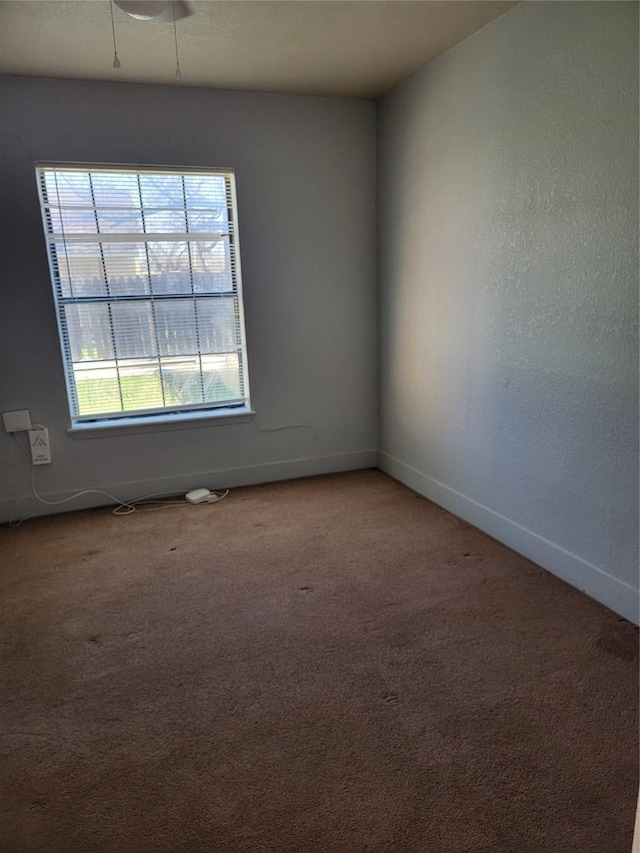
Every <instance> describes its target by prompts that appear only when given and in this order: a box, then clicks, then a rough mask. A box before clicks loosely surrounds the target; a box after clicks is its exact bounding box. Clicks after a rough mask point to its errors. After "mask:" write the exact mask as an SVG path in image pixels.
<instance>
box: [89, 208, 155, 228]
mask: <svg viewBox="0 0 640 853" xmlns="http://www.w3.org/2000/svg"><path fill="white" fill-rule="evenodd" d="M98 225H99V229H100V233H101V234H141V233H142V232H143V231H144V229H143V227H142V214H141V213H140V211H139V210H128V209H126V208H122V209H121V210H118V209H115V208H113V209H111V210H108V209H107V210H98ZM94 230H95V228H94Z"/></svg>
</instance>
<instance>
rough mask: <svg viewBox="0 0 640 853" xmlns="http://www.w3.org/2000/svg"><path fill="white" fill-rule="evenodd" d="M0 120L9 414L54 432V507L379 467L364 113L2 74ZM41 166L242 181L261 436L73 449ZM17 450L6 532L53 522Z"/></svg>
mask: <svg viewBox="0 0 640 853" xmlns="http://www.w3.org/2000/svg"><path fill="white" fill-rule="evenodd" d="M0 111H1V116H0V118H1V132H0V141H1V143H2V161H1V175H0V182H1V186H2V203H1V205H0V208H1V212H0V235H1V236H0V239H1V240H2V241H3V245H2V270H1V272H2V287H1V290H0V303H1V304H0V365H1V366H0V370H1V371H2V373H1V375H0V411H7V410H11V409H23V408H28V409H30V410H31V416H32V419H33V421H34V422H39V423H42V424H44V425H45V426H47V427H48V428H49V431H50V438H51V445H52V450H53V462H52V464H51V465H49V466H42V467H40V468H39V469H38V471H37V483H38V488H39V490H40V491H41V492H42V493H43V494H45V495H49V496H56V497H59V496H64V495H66V494H68V493H69V492H70V491H77V490H79V489H86V488H89V487H101V488H105V487H108V488H111V489H112V490H113V491H115V494H116V495H117V496H118V497H120V496H125V497H127V498H128V499H132V498H133V497H134V496H136V495H137V496H140V495H141V494H146V493H149V492H162V491H167V490H170V491H181V490H182V489H186V488H194V487H196V486H200V485H204V486H208V487H209V488H215V487H216V486H219V485H233V484H238V483H240V482H243V481H244V482H251V481H256V480H263V479H264V480H270V479H274V478H278V477H279V476H291V475H293V474H305V473H317V472H321V471H323V470H332V469H336V468H338V469H340V468H343V467H346V468H349V467H358V466H359V465H361V464H365V465H370V464H372V463H375V458H376V457H375V450H376V435H377V425H376V417H377V414H376V403H377V392H376V375H375V348H376V340H375V334H376V329H375V327H376V320H375V299H376V291H375V287H376V284H375V274H376V270H375V263H376V258H375V201H374V199H375V107H374V105H373V104H372V103H371V102H365V101H345V100H338V99H322V98H298V97H292V96H271V95H251V94H240V93H234V92H214V91H208V90H204V89H189V88H184V89H183V88H177V87H175V86H173V87H166V88H165V87H155V86H135V85H128V84H111V83H80V82H62V81H54V80H48V81H45V80H37V79H28V78H17V77H16V78H11V77H7V78H4V79H3V81H2V86H1V88H0ZM38 160H49V161H81V162H89V163H91V162H94V163H95V162H98V163H101V162H102V163H147V164H167V165H182V166H189V165H194V166H208V165H211V166H222V167H228V166H231V167H234V168H235V170H236V182H237V190H238V206H239V225H240V245H241V253H242V271H243V279H244V293H245V316H246V325H247V343H248V356H249V378H250V384H251V392H252V404H253V407H254V409H255V410H256V412H257V418H256V421H257V423H243V424H234V425H228V426H218V425H216V426H210V427H202V426H201V425H200V426H199V427H198V428H193V429H180V430H174V431H171V430H169V431H153V432H151V433H146V434H136V435H126V436H125V435H111V436H109V437H105V438H92V439H87V440H83V441H80V440H78V439H76V438H71V437H70V436H68V435H67V433H66V429H67V427H68V426H69V413H68V408H67V400H66V392H65V384H64V376H63V370H62V362H61V357H60V349H59V343H58V336H57V329H56V320H55V313H54V307H53V298H52V293H51V284H50V280H49V271H48V265H47V257H46V251H45V243H44V238H43V233H42V224H41V219H40V211H39V206H38V196H37V190H36V181H35V174H34V163H35V162H36V161H38ZM257 424H259V425H260V427H262V428H263V429H266V430H273V431H268V432H267V431H260V429H259V428H258V425H257ZM296 425H297V426H296ZM290 426H296V428H294V429H281V428H282V427H290ZM19 454H20V449H19V448H16V447H13V449H12V448H11V444H10V439H9V438H8V436H7V434H6V433H5V432H4V430H0V461H2V462H4V465H3V468H4V470H5V472H8V479H7V478H5V477H0V500H1V499H2V498H4V500H5V503H4V506H3V507H1V509H2V516H4V517H5V518H6V517H8V516H10V515H12V514H13V515H16V514H17V515H18V516H20V515H24V514H26V513H27V512H32V511H35V510H36V509H37V510H38V511H41V510H42V508H41V507H37V506H36V505H34V504H33V503H32V502H30V501H28V500H22V501H21V503H20V506H19V507H18V508H16V505H15V502H14V501H13V500H12V490H13V492H15V493H16V494H17V495H18V496H25V495H27V494H28V493H29V490H30V481H29V473H30V470H29V469H30V466H29V465H27V464H25V460H24V459H22V458H20V457H19ZM221 471H223V472H224V471H231V472H232V473H231V474H229V475H227V474H223V475H219V474H218V472H221ZM128 484H129V485H128ZM97 501H98V502H100V499H99V498H97ZM94 502H95V500H94ZM81 505H82V503H81V502H80V501H79V502H77V503H73V504H70V505H67V507H68V508H75V507H78V506H81ZM0 517H1V516H0Z"/></svg>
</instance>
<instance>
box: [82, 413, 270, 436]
mask: <svg viewBox="0 0 640 853" xmlns="http://www.w3.org/2000/svg"><path fill="white" fill-rule="evenodd" d="M255 414H256V413H255V412H254V411H253V410H252V409H250V408H248V407H243V408H237V407H234V408H233V409H217V410H216V411H212V412H207V413H206V414H202V413H197V412H183V413H179V414H175V415H154V416H152V417H135V418H120V419H118V420H113V421H92V422H91V423H78V424H74V426H72V427H69V429H68V430H67V435H70V436H71V437H72V438H80V439H83V438H106V437H107V436H109V437H110V436H115V435H136V434H138V433H148V432H173V431H174V430H178V429H200V428H202V427H212V426H229V425H231V424H239V423H247V422H248V421H251V420H253V418H254V417H255Z"/></svg>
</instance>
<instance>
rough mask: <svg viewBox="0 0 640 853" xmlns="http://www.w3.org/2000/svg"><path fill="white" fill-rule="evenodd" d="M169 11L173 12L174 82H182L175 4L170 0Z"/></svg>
mask: <svg viewBox="0 0 640 853" xmlns="http://www.w3.org/2000/svg"><path fill="white" fill-rule="evenodd" d="M171 11H172V12H173V42H174V45H175V48H176V80H182V70H181V68H180V57H179V56H178V31H177V29H176V3H175V0H172V3H171Z"/></svg>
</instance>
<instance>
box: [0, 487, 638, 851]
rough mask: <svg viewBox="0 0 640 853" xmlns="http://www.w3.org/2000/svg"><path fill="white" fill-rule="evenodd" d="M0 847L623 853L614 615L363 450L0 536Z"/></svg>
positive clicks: (628, 785) (632, 684) (628, 801)
mask: <svg viewBox="0 0 640 853" xmlns="http://www.w3.org/2000/svg"><path fill="white" fill-rule="evenodd" d="M0 547H1V549H2V552H1V553H2V567H3V568H2V571H1V573H0V620H1V626H2V657H1V662H0V681H1V703H2V705H1V723H0V782H1V791H0V795H1V814H0V850H2V851H3V853H36V851H37V853H58V851H59V853H84V851H86V853H199V851H215V852H216V853H218V852H219V853H263V851H264V853H266V851H270V853H387V851H398V853H414V852H415V853H467V852H468V851H469V853H471V852H472V853H489V851H491V853H495V851H504V853H626V851H627V850H629V849H630V847H631V837H632V833H633V821H634V812H635V801H636V795H637V778H638V776H637V773H638V767H637V764H638V762H637V731H638V728H637V704H638V701H637V699H638V697H637V692H638V689H637V631H636V629H635V628H634V627H633V626H632V625H630V624H629V623H628V622H626V621H624V620H621V619H620V618H618V617H617V616H616V615H615V614H613V613H611V612H609V611H607V610H605V609H604V608H603V607H601V606H599V605H598V604H596V603H595V602H593V601H591V600H590V599H588V598H586V597H585V596H583V595H582V594H581V593H579V592H577V591H576V590H574V589H572V588H570V587H569V586H567V585H565V584H564V583H562V582H561V581H559V580H557V579H555V578H554V577H552V576H551V575H549V574H548V573H546V572H545V571H543V570H542V569H540V568H538V567H536V566H535V565H533V564H532V563H530V562H528V561H527V560H525V559H524V558H522V557H520V556H518V555H516V554H514V553H513V552H512V551H509V550H508V549H507V548H505V547H503V546H502V545H500V544H498V543H497V542H495V541H494V540H492V539H490V538H488V537H487V536H485V535H483V534H482V533H479V532H478V531H477V530H475V529H474V528H472V527H470V526H469V525H467V524H465V523H463V522H461V521H459V520H458V519H456V518H455V517H453V516H452V515H449V514H448V513H446V512H444V511H443V510H441V509H439V508H438V507H436V506H434V505H433V504H431V503H429V502H428V501H426V500H424V499H423V498H421V497H419V496H418V495H416V494H414V493H413V492H411V491H409V490H408V489H406V488H404V487H403V486H401V485H400V484H398V483H396V482H394V481H393V480H391V479H389V478H388V477H387V476H385V475H384V474H382V473H380V472H379V471H373V470H372V471H362V472H356V473H351V474H344V475H335V476H327V477H318V478H312V479H306V480H297V481H292V482H287V483H278V484H272V485H265V486H257V487H252V488H245V489H237V490H235V491H232V492H231V493H230V495H229V497H228V498H227V499H226V500H224V501H223V502H222V503H220V504H217V505H213V506H196V507H192V506H188V505H185V506H184V508H182V507H181V508H179V509H171V510H166V511H161V512H152V513H146V514H142V513H136V514H134V515H132V516H128V517H124V518H116V517H114V516H112V515H111V514H110V512H109V510H106V509H105V510H93V511H88V512H81V513H71V514H66V515H60V516H56V517H48V518H43V519H39V520H34V521H30V522H27V523H25V524H24V525H23V526H22V527H20V528H18V529H17V530H10V529H8V528H4V529H2V530H0Z"/></svg>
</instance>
